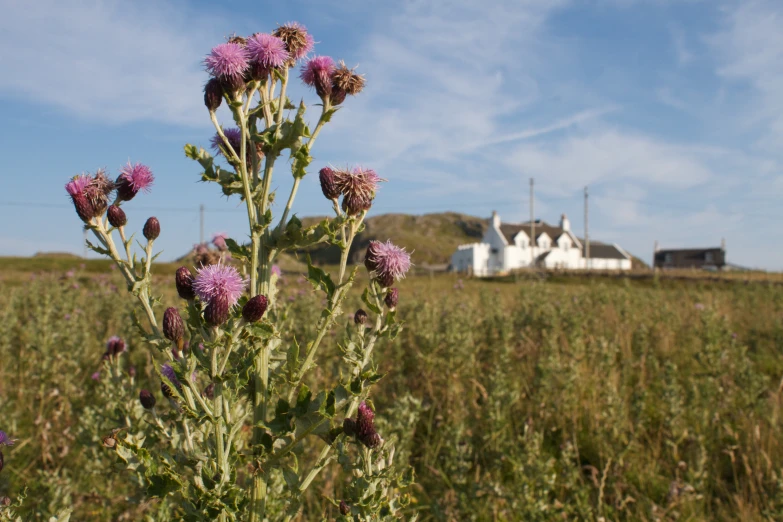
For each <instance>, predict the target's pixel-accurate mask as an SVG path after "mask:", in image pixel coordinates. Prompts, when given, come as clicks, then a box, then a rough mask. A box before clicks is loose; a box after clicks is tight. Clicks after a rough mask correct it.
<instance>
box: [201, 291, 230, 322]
mask: <svg viewBox="0 0 783 522" xmlns="http://www.w3.org/2000/svg"><path fill="white" fill-rule="evenodd" d="M228 310H229V306H228V296H226V295H225V294H218V295H216V296H215V297H213V298H212V300H211V301H210V302H209V303H207V306H206V308H204V320H205V321H206V322H207V324H208V325H209V326H220V325H221V324H223V323H225V322H226V321H227V320H228Z"/></svg>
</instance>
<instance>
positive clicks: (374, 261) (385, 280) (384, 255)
mask: <svg viewBox="0 0 783 522" xmlns="http://www.w3.org/2000/svg"><path fill="white" fill-rule="evenodd" d="M364 265H365V266H366V267H367V269H368V270H370V271H371V272H375V273H376V276H377V279H378V282H380V283H381V285H382V286H384V287H389V286H391V285H392V284H393V283H394V281H395V280H399V279H402V278H403V277H405V274H406V273H407V272H408V270H410V267H411V256H410V254H408V253H407V252H406V251H405V249H404V248H401V247H398V246H396V245H394V244H393V243H392V242H391V241H387V242H386V243H382V242H380V241H370V244H369V245H368V246H367V253H366V254H365V257H364Z"/></svg>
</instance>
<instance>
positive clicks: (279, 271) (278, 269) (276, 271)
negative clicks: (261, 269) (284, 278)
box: [271, 265, 283, 277]
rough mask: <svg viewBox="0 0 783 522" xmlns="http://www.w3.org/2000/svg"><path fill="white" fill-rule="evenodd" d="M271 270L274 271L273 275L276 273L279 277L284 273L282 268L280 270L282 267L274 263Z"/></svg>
mask: <svg viewBox="0 0 783 522" xmlns="http://www.w3.org/2000/svg"><path fill="white" fill-rule="evenodd" d="M271 272H272V275H276V276H277V277H280V276H281V275H283V272H282V270H280V267H279V266H277V265H272V269H271Z"/></svg>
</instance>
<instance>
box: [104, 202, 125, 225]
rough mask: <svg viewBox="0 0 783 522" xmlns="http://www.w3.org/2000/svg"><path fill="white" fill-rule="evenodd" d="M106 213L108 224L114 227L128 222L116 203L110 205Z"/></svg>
mask: <svg viewBox="0 0 783 522" xmlns="http://www.w3.org/2000/svg"><path fill="white" fill-rule="evenodd" d="M106 214H107V216H108V217H109V224H110V225H111V226H113V227H115V228H120V227H124V226H125V225H126V224H127V223H128V217H127V216H126V215H125V211H124V210H122V209H121V208H120V207H118V206H117V205H111V206H110V207H109V211H108V212H107V213H106Z"/></svg>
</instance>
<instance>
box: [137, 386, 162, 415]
mask: <svg viewBox="0 0 783 522" xmlns="http://www.w3.org/2000/svg"><path fill="white" fill-rule="evenodd" d="M139 402H140V403H141V405H142V406H143V407H144V409H145V410H151V409H152V408H154V407H155V403H156V402H158V401H156V400H155V396H154V395H153V394H152V392H150V391H149V390H141V391H140V392H139Z"/></svg>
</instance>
